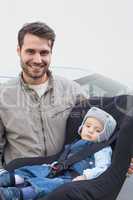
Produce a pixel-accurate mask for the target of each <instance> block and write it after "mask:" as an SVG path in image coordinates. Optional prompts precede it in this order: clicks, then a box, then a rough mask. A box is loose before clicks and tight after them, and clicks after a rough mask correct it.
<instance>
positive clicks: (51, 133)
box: [0, 75, 84, 168]
mask: <svg viewBox="0 0 133 200" xmlns="http://www.w3.org/2000/svg"><path fill="white" fill-rule="evenodd" d="M83 98H84V94H83V92H82V91H81V88H80V86H79V85H78V84H77V83H75V82H71V81H68V80H65V79H64V78H61V77H53V76H52V75H51V76H50V77H49V85H48V89H47V91H46V92H45V93H44V95H43V96H42V97H41V98H40V97H39V96H38V95H37V93H36V92H35V91H34V90H32V89H30V88H29V87H28V85H27V84H25V83H24V82H23V80H22V79H21V76H20V77H19V78H18V79H15V80H11V81H8V82H7V83H5V84H3V85H2V86H1V88H0V168H1V167H3V165H4V164H7V163H9V162H10V161H11V160H13V159H15V158H21V157H32V156H49V155H52V154H55V153H57V152H59V151H60V150H61V148H62V146H63V144H64V139H65V127H66V120H67V118H68V115H69V114H70V111H71V109H72V107H73V106H74V105H75V103H76V102H77V101H78V100H82V99H83ZM2 159H3V160H4V164H3V163H2Z"/></svg>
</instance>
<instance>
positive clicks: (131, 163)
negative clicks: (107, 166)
mask: <svg viewBox="0 0 133 200" xmlns="http://www.w3.org/2000/svg"><path fill="white" fill-rule="evenodd" d="M132 174H133V158H132V159H131V162H130V166H129V168H128V175H132Z"/></svg>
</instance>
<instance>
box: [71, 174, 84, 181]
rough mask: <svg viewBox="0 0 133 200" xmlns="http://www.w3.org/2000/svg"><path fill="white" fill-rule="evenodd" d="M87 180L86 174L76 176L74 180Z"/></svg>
mask: <svg viewBox="0 0 133 200" xmlns="http://www.w3.org/2000/svg"><path fill="white" fill-rule="evenodd" d="M83 180H86V177H85V176H84V175H82V176H77V177H76V178H74V179H73V180H72V181H83Z"/></svg>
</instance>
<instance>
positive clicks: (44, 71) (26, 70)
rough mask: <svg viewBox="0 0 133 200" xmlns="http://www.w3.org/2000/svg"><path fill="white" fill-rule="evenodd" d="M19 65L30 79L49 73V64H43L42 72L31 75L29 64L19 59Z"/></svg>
mask: <svg viewBox="0 0 133 200" xmlns="http://www.w3.org/2000/svg"><path fill="white" fill-rule="evenodd" d="M20 66H21V68H22V71H23V72H24V73H25V74H26V75H27V76H28V77H29V78H31V79H34V80H37V79H40V78H42V77H43V76H44V75H45V74H48V73H49V66H47V65H45V64H44V67H43V70H42V73H41V74H40V75H33V74H32V73H31V72H30V71H29V70H28V68H29V67H30V65H28V64H26V63H24V62H23V61H22V60H20Z"/></svg>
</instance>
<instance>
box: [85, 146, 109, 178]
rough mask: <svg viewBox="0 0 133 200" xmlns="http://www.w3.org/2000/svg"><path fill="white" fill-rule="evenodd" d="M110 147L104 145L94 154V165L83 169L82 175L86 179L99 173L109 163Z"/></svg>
mask: <svg viewBox="0 0 133 200" xmlns="http://www.w3.org/2000/svg"><path fill="white" fill-rule="evenodd" d="M111 156H112V149H111V147H105V148H103V149H102V150H100V151H98V152H96V153H95V154H94V159H95V167H94V168H92V169H86V170H84V171H83V175H84V176H85V177H86V179H87V180H90V179H93V178H96V177H98V176H99V175H101V174H102V173H103V172H104V171H105V170H106V169H107V168H108V167H109V166H110V165H111Z"/></svg>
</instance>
